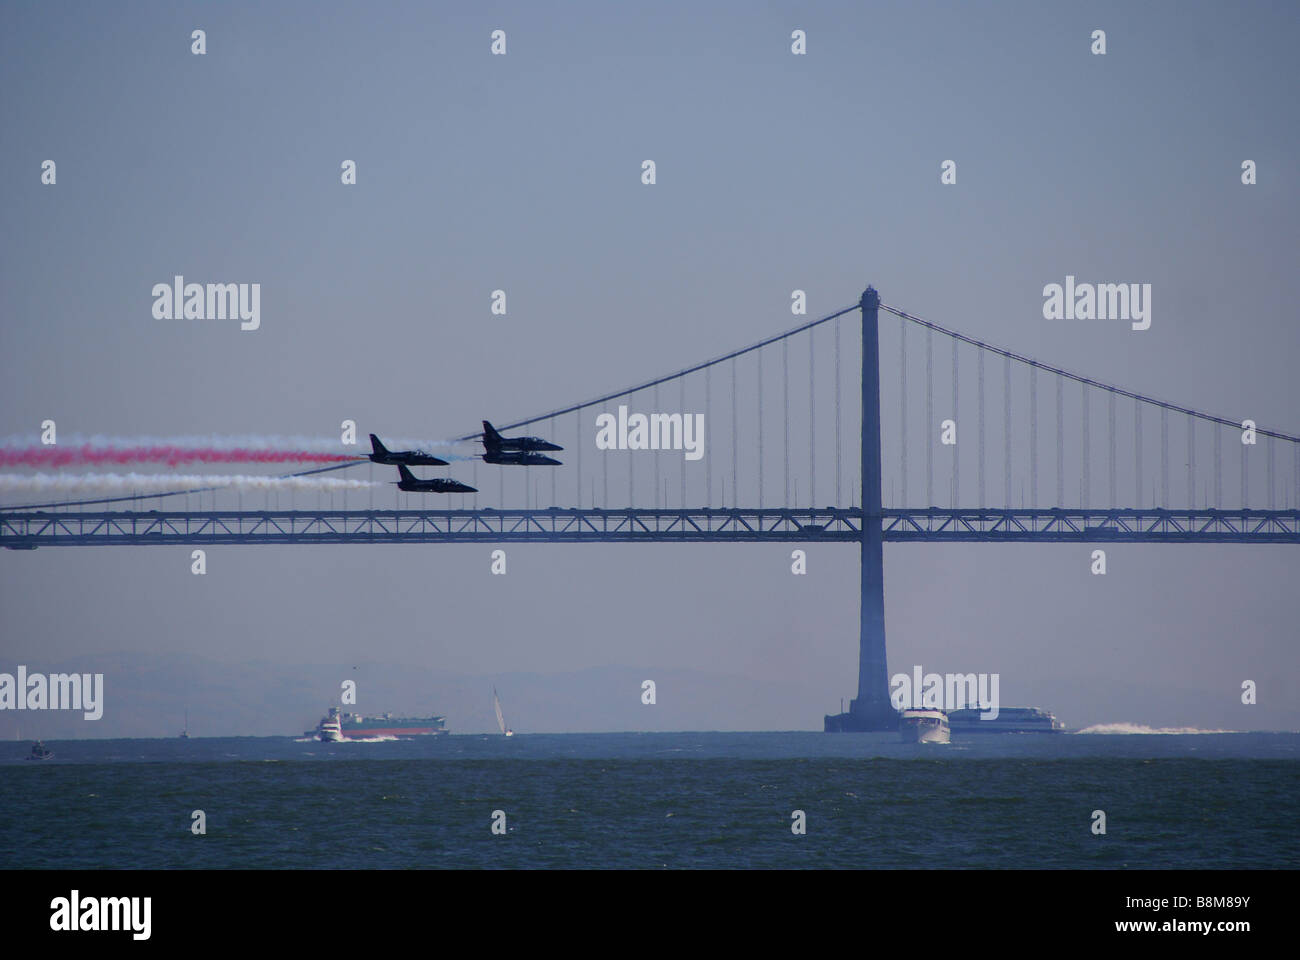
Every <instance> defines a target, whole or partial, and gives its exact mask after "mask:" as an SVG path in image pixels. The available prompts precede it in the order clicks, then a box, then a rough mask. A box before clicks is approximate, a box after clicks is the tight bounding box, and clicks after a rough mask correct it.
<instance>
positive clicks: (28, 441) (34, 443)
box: [0, 432, 455, 457]
mask: <svg viewBox="0 0 1300 960" xmlns="http://www.w3.org/2000/svg"><path fill="white" fill-rule="evenodd" d="M379 439H380V440H382V441H383V442H384V445H385V446H387V447H388V448H389V449H390V450H431V449H432V448H434V447H450V446H454V445H455V441H452V440H417V439H414V438H411V437H399V436H394V435H390V434H386V433H382V434H379ZM58 445H59V446H69V447H97V448H98V447H115V448H130V447H178V448H182V449H211V450H232V449H242V450H301V451H303V452H306V453H335V454H337V455H338V456H339V457H352V456H357V455H359V454H361V455H364V454H366V453H368V452H369V451H370V441H369V439H367V437H366V435H365V434H361V436H360V437H358V442H357V443H356V444H354V445H345V444H343V443H341V442H340V441H339V438H338V437H337V436H335V437H319V436H316V437H309V436H301V435H292V436H281V435H276V434H255V433H254V434H229V435H227V434H210V435H202V434H195V435H189V436H179V437H155V436H146V435H142V436H138V437H114V436H107V435H104V434H92V435H86V434H80V433H77V434H69V433H62V432H60V433H59V444H58ZM39 446H41V438H40V436H39V435H38V434H35V433H26V434H22V433H14V434H10V435H8V436H5V437H0V449H17V448H22V447H39ZM47 449H48V448H47Z"/></svg>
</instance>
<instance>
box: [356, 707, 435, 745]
mask: <svg viewBox="0 0 1300 960" xmlns="http://www.w3.org/2000/svg"><path fill="white" fill-rule="evenodd" d="M446 732H447V718H446V717H395V716H393V715H392V714H391V713H385V714H382V715H380V716H376V717H363V716H362V715H361V714H359V713H345V714H343V736H344V737H345V738H346V739H348V740H359V739H362V738H364V737H432V736H437V735H438V734H442V733H446Z"/></svg>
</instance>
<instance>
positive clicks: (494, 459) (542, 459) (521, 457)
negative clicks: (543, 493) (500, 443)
mask: <svg viewBox="0 0 1300 960" xmlns="http://www.w3.org/2000/svg"><path fill="white" fill-rule="evenodd" d="M483 462H484V463H496V464H500V465H501V466H509V467H558V466H560V461H559V460H555V459H553V458H551V457H547V456H543V455H542V454H540V453H527V452H525V451H523V450H513V451H502V450H497V449H493V448H492V447H488V448H487V450H486V451H485V452H484V454H483Z"/></svg>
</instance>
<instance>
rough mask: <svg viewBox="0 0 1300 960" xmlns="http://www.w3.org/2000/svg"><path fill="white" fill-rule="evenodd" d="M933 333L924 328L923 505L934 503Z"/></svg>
mask: <svg viewBox="0 0 1300 960" xmlns="http://www.w3.org/2000/svg"><path fill="white" fill-rule="evenodd" d="M933 431H934V331H933V330H931V329H930V328H929V327H926V328H925V431H924V432H923V433H922V434H921V436H922V438H923V439H924V442H925V505H926V506H927V507H933V506H934V505H935V503H934V432H933Z"/></svg>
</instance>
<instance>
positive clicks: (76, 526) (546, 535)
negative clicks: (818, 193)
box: [0, 507, 1300, 550]
mask: <svg viewBox="0 0 1300 960" xmlns="http://www.w3.org/2000/svg"><path fill="white" fill-rule="evenodd" d="M881 524H882V531H883V534H884V538H885V540H887V541H890V542H895V543H903V542H921V541H931V542H937V541H952V542H962V541H968V542H983V543H997V542H1007V543H1012V542H1034V541H1042V542H1075V543H1106V542H1128V543H1300V511H1298V510H1231V511H1229V510H1155V509H1152V510H1098V509H1092V510H1081V509H1048V510H1028V509H1024V510H990V509H968V510H960V509H959V510H952V509H941V508H937V507H932V508H929V509H920V510H907V509H885V510H884V511H883V516H882V518H881ZM861 530H862V511H861V510H860V509H840V508H825V509H820V510H817V509H814V510H809V509H807V508H805V509H791V510H786V509H761V510H760V509H756V508H737V509H723V508H713V509H706V508H701V509H690V510H680V509H678V510H671V509H669V510H642V509H614V510H602V509H581V510H579V509H563V508H551V509H542V510H510V509H507V510H494V509H492V508H483V509H478V510H283V511H281V510H233V511H227V510H216V511H210V512H164V511H154V510H150V511H106V512H97V513H81V512H77V513H49V512H31V513H21V512H13V513H0V546H4V547H6V548H8V549H11V550H30V549H35V548H36V547H44V546H81V545H93V544H102V545H104V546H122V545H137V546H138V545H148V544H152V545H162V544H222V543H226V544H253V543H509V542H541V543H571V542H572V543H586V542H606V543H609V542H615V543H617V542H622V543H635V542H659V543H674V542H699V541H713V542H719V543H725V542H735V543H740V542H763V541H781V542H798V543H807V542H816V541H830V542H835V541H840V542H857V541H859V540H860V539H861Z"/></svg>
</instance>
